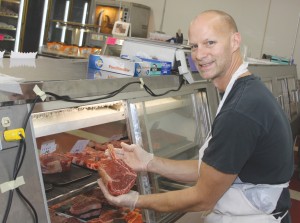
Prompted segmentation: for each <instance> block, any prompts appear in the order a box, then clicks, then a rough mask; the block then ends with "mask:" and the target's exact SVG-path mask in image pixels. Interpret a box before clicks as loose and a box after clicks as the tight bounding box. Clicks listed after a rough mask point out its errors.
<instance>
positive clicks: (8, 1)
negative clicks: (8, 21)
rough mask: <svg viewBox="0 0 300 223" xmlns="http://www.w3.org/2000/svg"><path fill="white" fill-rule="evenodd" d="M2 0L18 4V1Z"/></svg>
mask: <svg viewBox="0 0 300 223" xmlns="http://www.w3.org/2000/svg"><path fill="white" fill-rule="evenodd" d="M2 2H8V3H14V4H20V1H14V0H2Z"/></svg>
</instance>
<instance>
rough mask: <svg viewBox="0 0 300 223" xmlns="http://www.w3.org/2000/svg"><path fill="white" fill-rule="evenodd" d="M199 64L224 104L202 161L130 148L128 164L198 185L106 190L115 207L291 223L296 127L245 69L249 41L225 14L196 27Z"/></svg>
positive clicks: (209, 16) (239, 222) (200, 19)
mask: <svg viewBox="0 0 300 223" xmlns="http://www.w3.org/2000/svg"><path fill="white" fill-rule="evenodd" d="M189 43H190V45H191V53H192V58H193V60H194V62H195V65H196V67H197V69H198V71H199V73H200V75H201V76H202V78H204V79H207V80H211V81H212V83H213V84H214V85H215V87H216V88H217V90H218V91H219V93H220V94H221V97H222V100H221V101H220V103H219V107H218V110H217V114H216V117H215V119H214V121H213V125H212V130H211V132H210V134H209V135H208V137H207V141H206V142H205V143H204V145H203V146H202V147H201V148H200V149H199V160H198V161H196V160H181V161H178V160H176V161H175V160H170V159H165V158H162V157H157V156H153V154H150V153H148V152H146V151H145V150H143V149H142V148H141V147H139V146H137V145H134V144H132V145H127V144H125V143H123V144H122V147H123V151H122V152H121V154H120V157H122V159H123V160H124V161H125V162H126V163H127V164H128V165H129V166H131V167H132V168H133V169H134V170H135V171H136V172H140V171H148V172H152V173H156V174H160V175H162V176H164V177H167V178H169V179H172V180H175V181H179V182H194V186H191V187H189V188H186V189H182V190H177V191H169V192H166V193H159V194H150V195H139V194H138V192H135V191H130V192H129V193H128V194H125V195H121V196H116V197H115V196H112V195H110V194H109V193H108V191H107V189H106V187H105V185H104V184H103V182H102V180H99V186H100V188H101V189H102V191H103V193H104V195H105V197H106V198H107V199H108V201H109V202H111V203H112V204H114V205H117V206H126V207H130V208H134V207H137V208H146V209H152V210H155V211H159V212H201V213H202V214H203V218H204V222H206V223H212V222H214V223H229V222H230V223H253V222H260V223H275V222H290V216H289V213H288V210H289V208H290V195H289V190H288V182H289V180H290V178H291V176H292V174H293V140H292V134H291V129H290V125H289V121H288V119H287V118H286V116H285V114H284V112H283V111H282V109H281V108H280V106H279V103H278V102H277V101H276V99H275V98H274V97H273V95H272V94H271V92H270V91H269V90H268V89H267V88H266V87H265V86H264V84H263V83H262V82H261V81H260V80H259V78H257V77H256V76H255V75H253V74H251V73H250V72H249V71H248V69H247V66H248V64H247V63H245V62H243V59H242V56H241V53H240V45H241V35H240V33H239V32H238V29H237V26H236V23H235V21H234V20H233V18H232V17H231V16H230V15H228V14H227V13H225V12H222V11H217V10H209V11H205V12H202V13H201V14H200V15H198V16H197V17H196V18H195V19H194V20H193V21H192V22H191V24H190V27H189Z"/></svg>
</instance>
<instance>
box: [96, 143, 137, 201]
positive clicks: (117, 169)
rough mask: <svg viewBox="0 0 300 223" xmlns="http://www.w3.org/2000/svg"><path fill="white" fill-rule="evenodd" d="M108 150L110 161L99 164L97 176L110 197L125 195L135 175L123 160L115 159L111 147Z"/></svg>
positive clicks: (133, 181) (131, 185) (134, 179)
mask: <svg viewBox="0 0 300 223" xmlns="http://www.w3.org/2000/svg"><path fill="white" fill-rule="evenodd" d="M108 149H109V151H110V155H111V157H112V159H110V160H103V161H101V162H100V166H99V169H98V171H99V174H100V176H101V178H102V180H103V182H104V184H105V186H106V187H107V189H108V191H109V193H110V194H112V195H115V196H116V195H121V194H126V193H128V192H129V191H130V189H131V188H132V187H133V186H134V184H135V181H136V178H137V174H136V173H135V172H134V170H133V169H131V168H130V167H129V166H128V165H127V164H126V163H125V162H124V161H123V160H121V159H117V158H116V156H115V153H114V147H113V145H111V144H109V145H108Z"/></svg>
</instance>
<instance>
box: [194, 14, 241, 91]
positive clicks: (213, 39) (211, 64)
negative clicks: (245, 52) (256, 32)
mask: <svg viewBox="0 0 300 223" xmlns="http://www.w3.org/2000/svg"><path fill="white" fill-rule="evenodd" d="M189 42H190V45H191V47H192V58H193V60H194V62H195V64H196V66H197V68H198V70H199V72H200V74H201V76H202V77H203V78H205V79H211V80H213V81H214V83H215V85H216V86H217V87H218V85H223V83H225V84H226V80H228V78H229V79H230V77H231V75H232V74H233V73H234V71H235V70H236V69H237V68H238V67H239V66H240V64H241V63H242V58H241V54H240V51H239V48H240V43H241V36H240V34H239V33H238V29H237V26H236V24H235V21H234V20H233V18H232V17H231V16H230V15H228V14H227V13H225V12H222V11H218V10H209V11H204V12H202V13H201V14H199V15H198V16H197V17H196V18H195V19H194V20H193V21H192V22H191V24H190V27H189ZM219 82H221V83H219ZM226 85H227V84H226ZM219 87H220V88H221V89H222V88H223V86H219ZM225 87H226V86H225Z"/></svg>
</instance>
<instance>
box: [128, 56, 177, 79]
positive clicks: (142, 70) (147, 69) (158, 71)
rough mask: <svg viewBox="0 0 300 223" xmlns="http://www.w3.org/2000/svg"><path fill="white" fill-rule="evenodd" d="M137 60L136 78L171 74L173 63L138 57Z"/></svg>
mask: <svg viewBox="0 0 300 223" xmlns="http://www.w3.org/2000/svg"><path fill="white" fill-rule="evenodd" d="M134 60H135V71H134V76H135V77H140V76H155V75H168V74H171V68H172V63H171V62H168V61H160V60H153V59H147V58H141V57H137V58H135V59H134Z"/></svg>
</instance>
